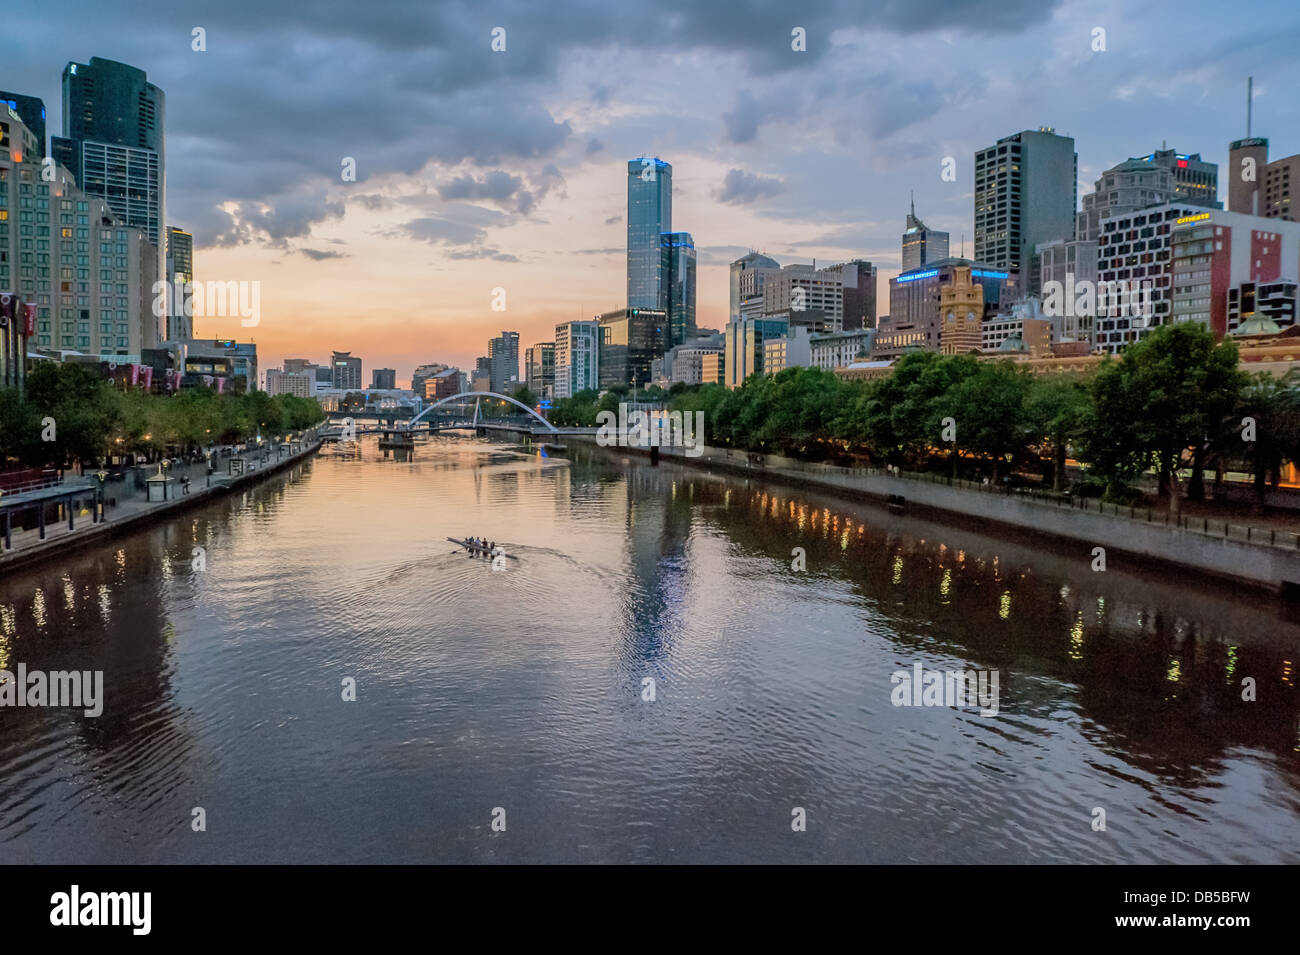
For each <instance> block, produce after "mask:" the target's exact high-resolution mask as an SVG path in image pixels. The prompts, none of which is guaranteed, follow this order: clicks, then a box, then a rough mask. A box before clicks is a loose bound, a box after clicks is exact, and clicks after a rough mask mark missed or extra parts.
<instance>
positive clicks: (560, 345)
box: [555, 319, 600, 398]
mask: <svg viewBox="0 0 1300 955" xmlns="http://www.w3.org/2000/svg"><path fill="white" fill-rule="evenodd" d="M599 388H600V322H599V320H596V319H592V320H590V321H586V320H583V321H576V322H563V323H561V324H559V325H556V326H555V397H556V398H572V397H573V396H574V395H576V394H577V393H578V392H580V391H587V390H589V389H590V390H597V389H599Z"/></svg>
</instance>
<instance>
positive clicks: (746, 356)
mask: <svg viewBox="0 0 1300 955" xmlns="http://www.w3.org/2000/svg"><path fill="white" fill-rule="evenodd" d="M789 333H790V322H789V321H788V320H787V319H785V318H751V319H746V320H744V321H739V322H729V323H728V324H727V328H726V332H725V336H726V337H725V341H724V347H723V367H724V368H725V370H726V385H727V387H728V388H739V387H740V386H741V385H742V384H744V383H745V379H746V378H748V377H749V376H750V375H753V374H762V373H763V371H764V370H765V369H764V364H763V361H764V358H765V357H766V348H765V345H766V343H767V342H768V341H770V340H771V339H774V338H784V337H785V336H786V335H788V334H789Z"/></svg>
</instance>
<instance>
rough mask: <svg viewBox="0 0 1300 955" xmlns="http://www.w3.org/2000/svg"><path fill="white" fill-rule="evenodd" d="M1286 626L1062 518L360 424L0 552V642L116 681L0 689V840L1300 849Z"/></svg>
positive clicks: (689, 848) (1003, 855) (1288, 857)
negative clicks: (326, 442) (497, 553)
mask: <svg viewBox="0 0 1300 955" xmlns="http://www.w3.org/2000/svg"><path fill="white" fill-rule="evenodd" d="M465 535H474V536H483V537H487V538H489V539H493V540H497V541H504V542H507V544H508V546H509V549H510V552H511V553H513V554H515V555H517V556H518V557H520V558H521V559H520V560H519V561H517V562H510V564H509V566H508V568H507V570H505V571H500V572H494V571H493V570H492V569H491V567H490V565H489V564H487V563H486V562H484V561H482V560H471V559H468V558H466V557H465V556H464V555H463V554H460V553H456V552H454V550H453V546H452V545H451V544H448V543H447V542H446V541H445V538H446V537H449V536H451V537H460V536H465ZM196 546H202V547H203V548H204V549H205V561H204V565H205V567H206V569H205V570H201V571H197V570H195V569H194V567H193V565H192V562H191V554H192V551H193V548H194V547H196ZM796 547H802V548H804V549H805V551H806V570H804V571H798V570H794V569H792V568H793V566H794V562H793V558H792V552H793V550H794V548H796ZM1298 643H1300V632H1298V628H1297V627H1296V626H1295V625H1294V624H1293V623H1290V622H1288V621H1287V620H1285V619H1283V618H1282V617H1281V616H1280V615H1279V614H1278V612H1277V610H1276V608H1275V607H1273V606H1272V604H1271V603H1270V602H1269V601H1266V600H1260V599H1257V598H1256V599H1251V600H1238V599H1235V598H1233V597H1231V596H1230V595H1228V594H1225V593H1224V592H1223V591H1222V590H1220V589H1216V588H1215V587H1212V586H1207V585H1204V584H1202V583H1199V582H1191V581H1183V580H1179V579H1177V578H1161V577H1155V576H1143V577H1140V578H1139V577H1134V576H1127V575H1125V574H1124V573H1120V572H1117V571H1115V570H1114V569H1112V570H1111V571H1108V572H1106V573H1093V572H1092V570H1091V554H1090V548H1081V549H1080V552H1079V553H1078V554H1073V553H1068V552H1065V551H1064V550H1062V549H1059V548H1058V549H1056V550H1053V549H1050V548H1045V547H1043V546H1042V545H1038V544H1032V543H1025V542H1020V543H1017V542H1014V541H1006V540H998V539H994V538H991V537H987V536H983V535H981V534H979V533H976V532H973V531H970V530H964V529H958V528H952V527H944V526H939V525H936V524H933V523H928V522H925V521H921V520H917V519H915V518H912V517H907V516H901V517H900V516H897V515H893V514H889V513H887V512H885V511H878V510H875V509H873V508H870V507H867V506H857V505H854V504H849V503H846V502H844V501H840V500H836V499H832V498H829V497H825V496H819V495H816V494H811V493H807V492H804V491H799V490H793V489H790V488H784V487H778V486H770V487H768V486H761V485H758V484H755V483H753V482H748V483H747V482H745V481H744V480H740V479H726V480H724V479H722V478H718V477H715V476H710V475H707V474H705V473H703V472H700V471H694V470H688V469H679V468H676V467H674V466H669V465H665V466H663V467H661V468H657V469H652V468H650V467H649V466H648V465H646V464H643V463H637V464H632V463H624V461H623V459H620V458H618V457H611V456H605V455H603V454H598V455H597V456H594V457H593V456H590V455H585V454H581V453H578V452H575V455H574V460H573V461H569V460H566V459H564V458H556V457H551V458H542V457H539V456H530V455H526V454H523V453H521V452H519V451H517V450H513V449H511V448H507V447H501V446H494V445H490V444H487V443H484V442H480V441H472V440H465V439H442V440H439V441H436V442H435V443H434V444H432V445H429V446H421V447H420V448H419V449H418V451H417V453H416V460H415V462H414V463H397V462H393V461H386V460H382V459H380V457H379V454H378V452H377V451H376V449H375V446H374V445H373V444H370V445H368V446H367V448H366V450H365V452H364V454H363V456H362V458H361V459H359V460H345V459H335V458H330V457H321V458H318V459H316V460H315V461H313V462H311V463H310V464H308V465H306V466H305V467H300V468H298V469H297V470H295V471H293V472H291V473H290V474H289V475H288V476H286V477H283V478H278V479H275V480H272V481H271V482H268V483H267V484H265V485H262V486H260V487H258V488H257V489H255V490H252V491H249V492H248V493H246V494H243V495H240V496H238V497H236V498H232V499H230V500H227V501H224V502H221V503H218V504H214V505H210V506H207V507H205V508H203V509H200V510H198V511H193V512H190V513H187V514H185V515H182V516H181V517H179V518H177V519H176V520H174V521H173V522H171V523H169V524H165V525H160V526H158V527H156V528H153V529H150V530H148V531H145V532H142V533H139V534H136V535H133V536H129V537H125V538H122V539H121V540H120V541H116V542H114V543H113V544H112V545H111V546H110V547H109V548H106V549H104V550H102V551H99V552H88V553H83V554H74V555H70V556H69V558H68V560H67V561H66V563H64V564H61V565H47V566H45V567H40V568H34V569H32V570H29V571H19V572H17V573H13V574H10V575H8V576H6V577H5V578H4V579H3V581H0V658H4V659H7V660H8V661H9V663H10V664H12V665H16V663H17V662H18V661H22V662H24V663H26V665H27V666H28V668H29V669H44V670H60V669H103V670H104V671H105V688H106V694H107V701H106V705H105V710H104V714H103V716H102V717H100V718H99V719H86V718H84V717H82V716H80V715H79V714H73V713H72V712H71V711H61V710H50V709H44V710H40V709H29V708H24V709H0V853H3V854H2V856H0V858H4V859H5V860H6V861H15V862H19V861H59V862H78V861H93V862H109V861H150V862H155V861H196V862H232V861H255V862H274V861H288V862H303V861H430V860H446V861H490V860H500V861H648V860H661V861H760V860H762V861H816V860H828V861H877V862H908V861H940V862H1108V861H1118V862H1206V861H1208V862H1226V861H1272V862H1279V861H1287V862H1296V861H1300V838H1298V837H1297V831H1298V830H1297V826H1296V823H1297V821H1298V819H1300V785H1298V783H1300V772H1298V769H1300V755H1298V754H1297V748H1298V747H1300V719H1298V713H1300V703H1298V699H1297V694H1296V690H1295V686H1294V677H1293V660H1294V655H1295V652H1296V647H1297V644H1298ZM916 663H921V664H922V665H923V666H924V667H925V668H927V669H941V670H952V669H958V668H968V667H969V668H980V669H997V670H998V671H999V672H1000V674H1001V682H1000V693H1001V699H1000V706H999V709H1000V713H999V716H998V717H997V718H995V719H987V718H984V717H981V716H980V715H979V714H978V713H977V712H975V711H974V710H971V709H967V710H955V709H945V708H925V707H922V708H896V707H894V706H893V705H892V704H891V702H890V689H891V684H890V675H891V674H892V673H893V672H895V671H897V670H910V669H911V668H912V666H913V665H914V664H916ZM647 677H653V678H654V680H655V685H656V698H655V700H654V702H645V701H643V700H642V697H641V693H642V688H643V682H642V681H643V680H644V679H645V678H647ZM1246 677H1250V678H1252V679H1254V680H1255V681H1256V684H1257V693H1256V700H1255V701H1254V702H1246V701H1243V700H1242V699H1241V697H1242V684H1241V681H1242V679H1244V678H1246ZM346 678H353V679H355V680H356V685H357V702H355V703H345V702H343V701H342V699H341V686H342V682H343V681H344V680H345V679H346ZM196 806H202V807H203V808H204V809H205V811H206V815H207V821H208V831H207V832H205V833H194V832H192V831H191V830H190V827H189V822H190V818H191V810H192V809H193V808H194V807H196ZM498 806H499V807H503V808H505V809H506V814H507V831H506V832H505V833H501V834H494V833H493V832H492V831H491V829H490V822H491V812H492V810H493V808H494V807H498ZM796 806H800V807H804V808H806V810H807V815H808V826H807V831H806V832H801V833H795V832H792V831H791V827H790V820H791V812H792V809H793V808H794V807H796ZM1094 807H1102V808H1105V809H1106V816H1107V827H1108V831H1107V832H1104V833H1099V832H1093V831H1092V828H1091V823H1092V810H1093V808H1094Z"/></svg>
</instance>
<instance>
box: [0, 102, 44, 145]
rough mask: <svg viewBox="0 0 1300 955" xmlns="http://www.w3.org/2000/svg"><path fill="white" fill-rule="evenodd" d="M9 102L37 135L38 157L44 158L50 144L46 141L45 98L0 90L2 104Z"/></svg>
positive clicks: (24, 122) (33, 133) (0, 103)
mask: <svg viewBox="0 0 1300 955" xmlns="http://www.w3.org/2000/svg"><path fill="white" fill-rule="evenodd" d="M3 104H8V106H9V108H10V109H11V110H13V111H14V112H15V113H17V114H18V118H19V119H21V120H22V121H23V125H24V126H26V127H27V128H28V129H29V130H31V133H32V135H33V136H35V137H36V149H37V159H38V160H40V159H44V158H45V156H46V150H47V149H48V148H49V144H48V143H47V142H46V141H45V100H43V99H41V98H40V97H39V96H24V95H23V94H22V93H5V92H0V105H3Z"/></svg>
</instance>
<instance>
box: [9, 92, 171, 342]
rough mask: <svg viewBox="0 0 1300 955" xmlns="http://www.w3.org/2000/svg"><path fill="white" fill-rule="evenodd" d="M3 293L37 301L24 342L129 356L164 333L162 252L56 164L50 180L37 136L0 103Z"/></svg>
mask: <svg viewBox="0 0 1300 955" xmlns="http://www.w3.org/2000/svg"><path fill="white" fill-rule="evenodd" d="M0 139H3V141H4V143H5V145H4V146H3V147H2V148H0V291H12V292H16V293H18V295H19V296H20V297H21V298H22V300H23V301H24V302H34V303H35V304H36V314H35V319H36V325H35V328H34V334H33V335H32V337H31V340H30V342H29V344H30V345H32V346H36V347H43V348H48V349H60V350H63V351H74V350H75V351H77V352H79V353H81V354H84V355H96V356H105V357H104V358H103V360H104V361H113V362H114V363H115V364H122V365H125V364H134V363H139V362H140V361H141V358H140V356H141V355H142V353H143V351H144V350H145V349H149V348H155V347H157V346H158V344H159V343H160V341H161V331H160V329H161V321H160V319H159V317H157V316H156V315H155V310H154V305H155V294H154V290H153V287H154V283H155V282H156V281H157V280H158V271H157V268H158V258H157V255H156V254H155V250H154V247H153V245H152V244H151V243H150V242H149V241H148V238H147V236H146V235H145V234H144V233H143V232H142V231H141V230H139V229H136V228H132V227H130V226H127V225H126V224H125V223H124V222H122V221H121V220H120V219H119V218H118V217H117V216H116V214H115V213H114V212H113V210H112V209H111V208H110V207H109V205H108V203H107V202H106V201H105V200H103V199H101V198H98V197H95V196H90V195H87V194H86V193H85V192H83V191H82V190H81V189H79V188H78V187H77V184H76V182H75V181H74V179H73V177H72V175H71V174H70V173H69V172H68V170H66V169H63V168H62V167H60V166H58V165H57V164H55V165H54V166H53V167H51V168H50V170H49V172H50V174H51V178H49V179H46V178H45V176H43V175H42V173H43V172H44V171H45V169H44V167H42V164H41V157H40V155H39V152H38V151H37V150H36V147H35V136H34V135H33V134H32V132H31V130H29V129H28V128H27V127H26V125H25V124H24V123H23V122H22V120H21V119H20V118H19V117H18V114H17V113H16V112H15V111H14V110H13V109H12V108H11V107H9V106H8V105H7V104H6V105H5V106H4V107H3V109H2V110H0Z"/></svg>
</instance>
